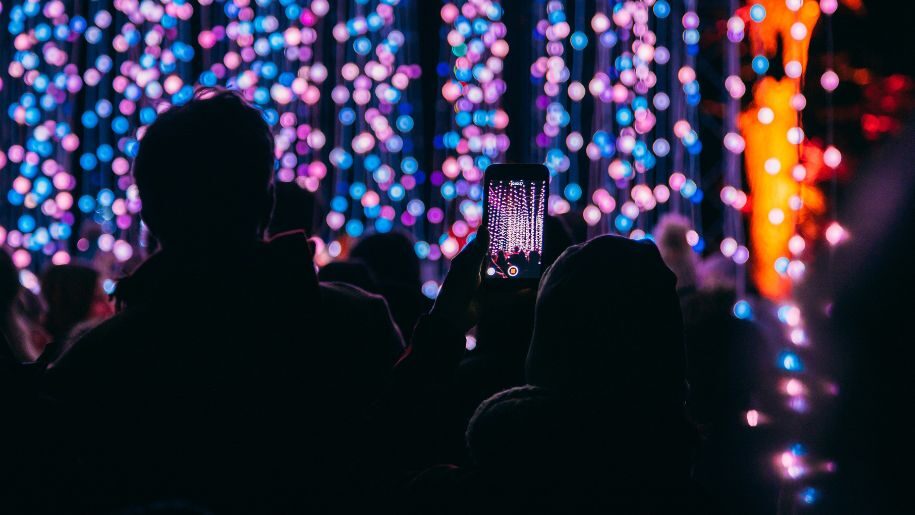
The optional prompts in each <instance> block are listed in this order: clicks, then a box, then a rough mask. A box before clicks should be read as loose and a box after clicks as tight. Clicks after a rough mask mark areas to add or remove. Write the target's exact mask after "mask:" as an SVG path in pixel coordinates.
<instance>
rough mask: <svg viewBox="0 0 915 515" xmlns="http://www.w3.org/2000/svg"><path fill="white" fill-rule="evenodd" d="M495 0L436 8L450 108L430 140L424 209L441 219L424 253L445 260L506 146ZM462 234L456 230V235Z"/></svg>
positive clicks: (476, 210) (478, 215)
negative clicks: (432, 154) (442, 29)
mask: <svg viewBox="0 0 915 515" xmlns="http://www.w3.org/2000/svg"><path fill="white" fill-rule="evenodd" d="M502 14H503V11H502V5H501V3H500V2H498V1H491V0H466V1H463V2H446V3H445V4H444V5H443V6H442V8H441V11H440V15H441V18H442V21H443V22H444V23H445V26H446V28H447V35H446V40H447V42H448V47H447V48H449V53H448V56H447V61H446V62H443V63H442V64H440V66H439V71H440V74H441V75H442V76H443V77H444V78H445V80H444V84H443V86H442V89H441V95H442V98H443V99H444V100H445V102H447V104H448V105H449V107H450V109H449V110H448V112H449V113H450V115H449V116H450V119H449V120H448V123H447V128H446V129H445V130H444V131H443V132H442V133H441V135H440V136H437V137H436V147H437V148H438V150H439V152H438V153H437V158H436V159H437V162H438V163H440V169H438V170H435V171H433V172H432V175H431V182H432V185H433V186H436V187H438V188H439V192H440V194H441V196H440V200H437V201H436V204H437V205H436V206H435V207H432V208H431V209H429V212H428V214H427V218H428V219H429V221H430V222H431V223H433V224H440V223H442V222H443V221H444V223H445V226H444V227H443V230H442V232H441V234H440V235H439V236H438V241H437V242H436V243H434V244H432V245H431V246H430V247H431V251H430V256H429V257H430V258H431V259H437V258H438V256H439V255H444V256H445V257H446V258H451V257H453V256H454V255H455V254H456V253H457V252H458V250H460V247H461V244H462V242H464V241H466V237H467V236H468V235H469V231H466V228H468V227H469V228H471V229H475V228H476V227H478V226H479V225H480V223H481V222H482V198H483V191H482V186H481V182H480V181H481V179H482V178H483V173H484V172H485V170H486V168H487V167H489V165H490V164H492V163H494V162H499V161H501V159H502V157H503V156H504V153H505V151H506V150H507V149H508V146H509V140H508V136H506V135H505V128H506V126H507V125H508V115H507V114H506V113H505V111H504V110H503V109H502V108H501V100H502V96H503V95H504V94H505V92H506V90H507V85H506V83H505V81H504V80H503V79H502V72H503V67H504V59H505V57H506V56H507V55H508V52H509V47H508V43H507V42H506V40H505V36H506V33H507V31H506V27H505V24H504V23H502V21H501V20H502ZM461 233H464V234H461Z"/></svg>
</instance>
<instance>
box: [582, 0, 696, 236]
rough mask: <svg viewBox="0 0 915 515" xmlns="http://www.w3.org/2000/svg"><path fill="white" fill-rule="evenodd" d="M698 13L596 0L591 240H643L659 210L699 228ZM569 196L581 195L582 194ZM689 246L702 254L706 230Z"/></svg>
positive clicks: (587, 209)
mask: <svg viewBox="0 0 915 515" xmlns="http://www.w3.org/2000/svg"><path fill="white" fill-rule="evenodd" d="M675 4H679V3H675ZM690 5H691V3H690V2H686V8H685V10H684V11H683V14H682V16H681V17H679V19H677V17H676V16H674V9H673V7H672V5H671V4H670V3H668V2H667V1H666V0H658V1H650V0H648V1H625V2H624V1H613V0H598V2H597V10H596V12H595V14H594V15H593V17H592V18H591V24H590V25H591V29H592V30H593V39H594V44H595V45H596V51H595V65H594V74H593V77H592V78H591V79H590V81H589V83H588V87H587V90H588V92H590V93H591V95H592V96H593V99H594V112H593V119H592V132H591V136H590V141H589V142H588V144H587V146H586V147H585V153H586V155H587V157H588V159H589V162H590V164H589V174H588V186H589V187H588V191H587V196H586V197H585V198H584V202H585V204H586V205H585V206H584V208H583V216H584V219H585V222H586V223H587V224H588V225H589V226H590V227H591V229H590V233H591V234H604V233H608V232H618V233H621V234H625V235H630V236H632V237H635V238H641V237H644V236H645V235H646V231H647V230H650V229H651V223H652V221H653V220H654V219H655V218H646V216H644V214H645V213H652V212H653V213H657V211H658V210H659V209H658V208H659V206H665V207H664V209H665V210H672V211H678V212H682V213H685V214H688V215H690V216H691V217H692V219H693V222H694V225H695V224H696V222H698V219H697V217H698V211H699V210H698V209H696V208H695V206H696V205H697V204H699V202H701V200H702V195H703V194H702V190H701V189H700V186H699V183H698V176H699V168H698V154H699V153H700V152H701V149H702V145H701V142H700V140H699V134H698V131H697V129H696V125H697V123H698V115H697V106H698V104H699V101H700V100H701V95H700V92H699V83H698V81H697V77H696V72H695V69H694V62H695V57H694V56H695V55H696V53H697V52H698V42H699V31H698V27H699V17H698V16H697V15H696V13H695V12H694V11H693V10H691V8H690V7H689V6H690ZM680 8H681V9H682V7H680ZM677 22H679V23H680V25H676V23H677ZM675 27H679V28H675ZM585 36H587V34H585ZM584 44H587V40H585V42H584ZM571 91H572V88H570V92H571ZM659 120H660V121H661V122H662V123H658V122H659ZM570 184H571V183H570ZM565 193H566V199H568V200H571V199H570V198H569V196H568V193H570V192H565ZM571 193H572V194H573V197H574V196H575V195H574V194H575V193H577V191H575V189H574V187H573V191H571ZM614 213H616V214H615V215H614ZM690 244H691V245H692V246H693V247H694V248H695V249H696V250H697V251H701V250H702V248H703V246H704V241H703V240H702V238H701V237H700V236H699V234H698V232H696V231H690Z"/></svg>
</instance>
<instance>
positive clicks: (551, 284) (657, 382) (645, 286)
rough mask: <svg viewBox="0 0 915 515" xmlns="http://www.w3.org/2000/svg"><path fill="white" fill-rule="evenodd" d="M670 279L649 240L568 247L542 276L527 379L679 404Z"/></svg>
mask: <svg viewBox="0 0 915 515" xmlns="http://www.w3.org/2000/svg"><path fill="white" fill-rule="evenodd" d="M675 281H676V278H675V277H674V275H673V274H672V273H671V271H670V270H669V269H668V268H667V266H665V265H664V262H663V261H662V260H661V256H660V254H659V253H658V249H657V247H655V246H654V244H652V243H651V242H650V241H647V240H642V241H634V240H630V239H627V238H621V237H617V236H601V237H598V238H595V239H593V240H591V241H589V242H587V243H583V244H579V245H575V246H572V247H570V248H569V249H568V250H566V251H565V252H564V253H563V254H562V255H561V256H560V257H559V259H557V260H556V262H555V263H554V264H553V266H552V267H550V268H549V269H548V270H547V271H546V273H545V274H544V276H543V278H542V279H541V281H540V288H539V291H538V292H537V307H536V314H535V320H534V336H533V339H532V341H531V348H530V351H529V353H528V358H527V375H528V381H529V382H530V383H531V384H534V385H538V386H545V387H548V388H552V389H555V390H559V391H564V392H569V393H573V394H578V393H581V394H588V393H598V394H600V395H609V396H630V397H631V396H645V397H647V396H649V395H654V396H657V397H658V399H657V400H658V401H661V400H663V401H664V402H668V403H670V404H680V405H682V402H683V400H684V396H685V381H684V377H685V350H684V346H683V321H682V318H681V314H680V304H679V300H678V298H677V294H676V290H675Z"/></svg>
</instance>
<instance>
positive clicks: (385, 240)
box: [350, 231, 420, 284]
mask: <svg viewBox="0 0 915 515" xmlns="http://www.w3.org/2000/svg"><path fill="white" fill-rule="evenodd" d="M350 257H351V258H353V259H358V260H360V261H362V262H363V263H365V264H366V266H368V267H369V270H370V271H371V272H372V275H374V276H375V278H376V279H377V280H378V282H379V283H385V282H388V283H399V284H414V283H419V281H420V278H419V257H417V256H416V251H415V250H414V248H413V239H412V238H411V237H410V236H408V235H407V234H405V233H403V232H400V231H392V232H389V233H375V234H371V235H369V236H366V237H365V238H362V239H361V240H359V242H358V243H356V246H355V247H353V250H352V251H350Z"/></svg>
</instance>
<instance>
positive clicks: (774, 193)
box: [738, 0, 825, 299]
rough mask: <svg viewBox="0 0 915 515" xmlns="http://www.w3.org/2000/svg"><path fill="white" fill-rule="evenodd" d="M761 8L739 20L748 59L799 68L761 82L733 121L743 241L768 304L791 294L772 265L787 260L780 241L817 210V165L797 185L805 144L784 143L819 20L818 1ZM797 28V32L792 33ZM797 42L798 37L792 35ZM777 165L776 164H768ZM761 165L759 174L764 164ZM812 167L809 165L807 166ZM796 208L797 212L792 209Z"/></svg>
mask: <svg viewBox="0 0 915 515" xmlns="http://www.w3.org/2000/svg"><path fill="white" fill-rule="evenodd" d="M754 3H759V4H762V6H763V7H765V9H766V17H765V19H764V20H763V21H762V22H760V23H756V22H752V21H749V9H748V8H744V9H742V10H741V12H740V13H739V14H740V15H741V16H742V17H743V18H744V19H745V20H747V22H748V23H747V26H748V28H749V31H748V34H749V37H750V46H751V48H752V49H753V51H754V55H756V54H764V55H766V56H768V57H770V58H771V57H774V56H776V53H777V52H778V51H779V50H781V58H782V64H783V65H787V64H788V63H790V62H794V61H796V62H797V63H800V71H801V73H800V76H796V77H794V78H792V77H788V76H785V77H783V78H782V79H779V80H776V79H775V78H773V77H765V78H763V79H762V80H760V81H758V82H757V84H756V85H755V86H754V88H753V101H752V103H751V104H750V105H749V106H748V107H747V109H746V110H745V111H744V112H743V113H742V114H741V115H740V118H739V119H738V127H739V129H740V132H741V133H742V135H743V137H744V140H745V141H746V149H745V150H744V160H745V164H746V170H747V180H748V182H749V186H750V192H751V194H752V210H751V212H750V241H751V243H752V248H753V261H752V275H753V280H754V282H755V283H756V286H757V288H758V289H759V291H760V293H761V294H762V295H764V296H765V297H767V298H770V299H784V298H787V297H788V296H790V294H791V280H790V278H789V277H788V276H786V275H782V274H779V273H778V271H776V269H775V261H776V260H777V259H778V258H780V257H783V256H789V255H790V251H789V249H788V242H789V240H790V239H791V237H792V236H793V235H794V234H795V232H796V228H797V227H798V226H800V230H802V231H804V225H806V224H807V223H808V221H809V219H810V218H811V215H813V214H817V213H821V212H823V210H824V207H825V206H824V200H823V194H822V192H820V191H819V190H818V189H816V188H815V187H814V185H813V182H814V179H815V178H816V176H817V175H819V169H820V166H812V167H811V168H813V169H812V170H808V172H807V173H806V176H805V177H804V178H803V179H802V180H801V181H800V182H799V181H797V180H796V179H795V177H794V176H793V175H792V171H793V170H794V169H795V166H796V165H798V164H799V163H803V164H805V165H808V163H807V162H806V161H802V159H801V156H802V155H803V154H805V152H804V149H805V148H806V146H807V145H805V143H804V142H795V143H792V142H791V141H789V137H788V134H789V131H791V130H792V129H793V128H794V127H798V126H799V125H800V120H799V116H798V112H797V109H796V107H798V106H799V104H802V103H800V102H797V100H798V98H799V97H795V95H798V94H799V93H800V92H801V84H802V81H803V78H804V74H805V73H806V70H807V60H808V51H809V47H810V37H811V35H812V33H813V29H814V26H815V25H816V23H817V20H818V19H819V16H820V9H819V4H818V2H816V1H814V0H806V1H805V2H804V3H803V4H802V5H801V8H800V9H798V10H797V11H792V10H790V9H789V8H788V7H787V4H786V2H785V1H784V0H757V1H755V2H754ZM798 23H801V24H803V26H804V27H805V28H806V30H805V31H798V30H795V31H794V34H792V30H791V29H792V26H795V25H796V24H798ZM799 33H800V34H803V37H801V38H798V37H797V35H798V34H799ZM773 159H774V160H777V163H776V162H774V161H773ZM767 161H768V162H769V167H768V170H767V167H766V163H767ZM811 164H812V163H811ZM799 204H800V205H799Z"/></svg>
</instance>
